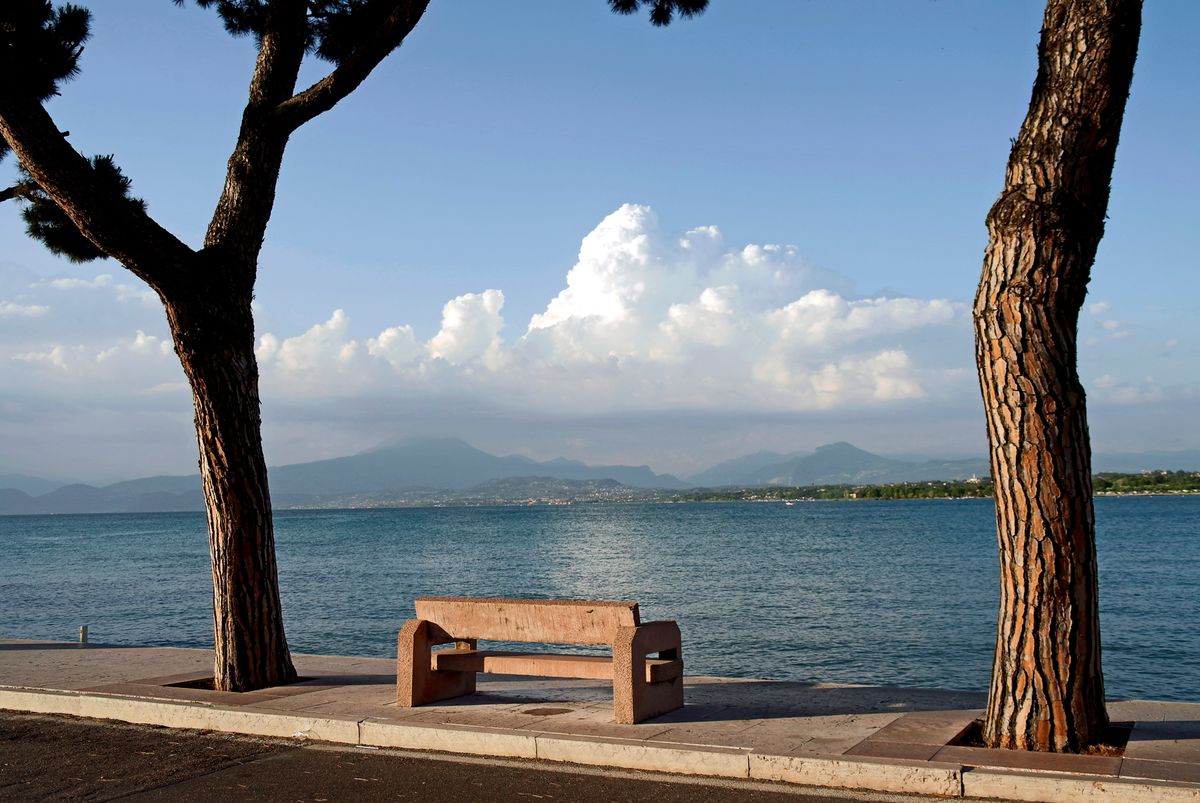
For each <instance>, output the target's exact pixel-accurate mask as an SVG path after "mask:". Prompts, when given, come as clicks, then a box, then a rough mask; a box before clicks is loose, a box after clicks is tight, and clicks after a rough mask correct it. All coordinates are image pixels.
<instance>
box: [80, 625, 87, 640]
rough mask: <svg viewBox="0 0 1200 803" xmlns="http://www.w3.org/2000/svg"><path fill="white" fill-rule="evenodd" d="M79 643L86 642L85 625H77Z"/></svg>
mask: <svg viewBox="0 0 1200 803" xmlns="http://www.w3.org/2000/svg"><path fill="white" fill-rule="evenodd" d="M79 643H80V644H87V625H80V626H79Z"/></svg>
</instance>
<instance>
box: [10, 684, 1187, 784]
mask: <svg viewBox="0 0 1200 803" xmlns="http://www.w3.org/2000/svg"><path fill="white" fill-rule="evenodd" d="M0 708H4V709H9V710H13V711H24V712H29V713H37V714H66V715H70V716H79V717H91V718H95V719H110V720H117V721H121V722H132V723H137V724H143V725H159V726H164V727H168V728H192V729H197V730H209V731H221V732H226V733H240V734H245V735H251V736H272V737H281V738H302V739H312V740H315V741H322V742H333V743H337V744H346V745H359V746H363V747H390V748H401V749H405V750H428V751H437V752H443V753H458V754H464V755H475V756H494V757H503V758H526V759H539V760H543V761H555V762H569V763H574V764H586V765H591V766H601V767H611V768H614V769H626V770H646V771H651V772H670V773H680V774H687V775H697V776H707V777H714V778H749V779H752V780H765V781H782V782H786V783H794V784H802V785H805V786H817V787H827V788H841V789H864V790H869V791H875V792H898V793H908V794H922V795H936V796H938V797H948V798H980V797H986V798H1008V799H1011V800H1030V801H1049V802H1050V803H1056V802H1057V801H1064V803H1065V802H1066V801H1071V802H1072V803H1074V801H1122V803H1126V802H1128V803H1141V802H1142V801H1147V802H1149V801H1200V784H1186V783H1172V782H1168V781H1149V780H1134V779H1123V778H1107V777H1100V776H1094V775H1061V774H1053V773H1044V772H1021V771H1015V770H996V769H977V768H970V767H963V766H960V765H958V764H946V763H936V762H928V761H911V760H905V759H881V758H870V757H847V756H786V755H770V754H764V753H756V752H753V751H751V750H747V749H739V748H722V747H713V746H704V745H690V744H687V745H684V744H677V743H669V742H668V743H656V742H650V741H639V740H633V739H616V738H608V737H586V736H572V735H565V734H550V733H543V732H536V731H519V730H509V729H503V728H484V727H472V726H467V725H426V724H409V723H399V722H392V721H389V720H385V719H379V718H366V719H356V718H353V717H339V716H328V717H313V716H305V715H301V714H294V713H286V712H279V711H263V710H254V711H248V710H245V709H239V708H232V707H227V706H220V705H212V704H206V703H195V702H177V701H170V700H162V699H153V698H144V697H128V696H116V695H106V694H97V693H89V692H79V691H51V690H45V689H28V688H14V687H0Z"/></svg>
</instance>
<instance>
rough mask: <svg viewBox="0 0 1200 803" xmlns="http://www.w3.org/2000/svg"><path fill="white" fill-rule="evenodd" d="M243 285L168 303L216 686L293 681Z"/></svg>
mask: <svg viewBox="0 0 1200 803" xmlns="http://www.w3.org/2000/svg"><path fill="white" fill-rule="evenodd" d="M243 283H244V282H236V283H233V284H232V286H226V287H225V288H223V289H222V288H217V287H214V286H209V287H207V288H205V290H204V292H202V293H196V294H194V295H193V294H187V297H186V298H185V299H184V300H181V301H171V300H168V301H167V303H166V308H167V318H168V321H169V322H170V325H171V332H172V335H173V337H174V339H175V347H176V350H177V351H178V352H179V359H180V362H181V363H182V364H183V369H184V373H185V374H186V375H187V378H188V381H189V383H190V384H191V387H192V398H193V401H194V403H195V410H196V438H197V441H198V444H199V448H200V475H201V479H202V481H203V487H204V504H205V510H206V512H207V515H208V532H209V552H210V555H211V558H212V580H213V629H214V644H215V653H216V657H215V666H214V669H213V683H214V687H215V688H217V689H220V690H223V691H250V690H252V689H260V688H264V687H267V686H277V685H280V684H284V683H290V682H291V681H293V680H295V679H296V670H295V669H294V668H293V666H292V660H291V655H290V654H289V652H288V646H287V639H286V637H285V636H284V630H283V610H282V606H281V604H280V599H279V583H278V580H277V572H276V565H275V531H274V525H273V522H272V517H271V495H270V491H269V490H268V486H267V466H266V460H265V459H264V457H263V451H262V437H261V418H260V411H259V407H260V404H259V395H258V363H257V361H256V360H255V357H254V322H253V318H252V315H251V311H250V299H251V294H250V290H249V288H242V287H240V286H239V285H241V284H243Z"/></svg>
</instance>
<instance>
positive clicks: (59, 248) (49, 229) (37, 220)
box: [19, 156, 146, 262]
mask: <svg viewBox="0 0 1200 803" xmlns="http://www.w3.org/2000/svg"><path fill="white" fill-rule="evenodd" d="M90 161H91V164H92V170H93V171H95V182H96V185H97V187H98V189H99V191H100V192H101V193H103V194H104V195H106V196H108V197H111V198H119V199H121V201H120V202H121V203H127V204H130V205H132V206H133V207H134V208H136V209H137V210H138V211H145V209H146V202H145V201H143V200H142V199H141V198H134V197H132V196H131V195H130V194H129V187H130V181H129V179H128V178H127V177H126V176H125V174H124V173H122V172H121V168H119V167H117V165H116V163H115V162H113V158H112V157H111V156H93V157H92V158H91V160H90ZM21 172H22V175H23V176H24V178H25V180H24V181H22V182H21V186H23V187H24V188H25V191H24V192H23V193H22V194H21V195H20V196H19V197H20V200H22V201H24V202H25V203H24V208H23V209H22V210H21V217H22V218H24V220H25V231H26V233H28V234H29V236H30V237H33V238H34V239H35V240H40V241H41V243H42V244H43V245H44V246H46V249H47V250H49V251H50V253H52V254H56V255H58V256H61V257H65V258H67V259H69V260H71V261H72V262H91V261H92V260H93V259H102V258H103V257H104V256H105V254H104V252H102V251H101V250H100V249H98V248H96V246H95V245H93V244H92V241H91V240H89V239H87V238H86V237H84V236H83V234H82V233H80V231H79V229H78V228H77V227H76V226H75V224H74V223H73V222H71V219H70V218H69V217H67V215H66V213H65V212H63V210H62V209H61V208H59V206H58V204H56V203H54V201H52V200H50V196H48V195H47V194H46V193H45V192H44V191H43V190H42V188H41V187H39V186H38V185H37V184H36V183H35V182H33V181H32V180H31V179H29V177H28V174H27V173H25V172H24V170H22V171H21Z"/></svg>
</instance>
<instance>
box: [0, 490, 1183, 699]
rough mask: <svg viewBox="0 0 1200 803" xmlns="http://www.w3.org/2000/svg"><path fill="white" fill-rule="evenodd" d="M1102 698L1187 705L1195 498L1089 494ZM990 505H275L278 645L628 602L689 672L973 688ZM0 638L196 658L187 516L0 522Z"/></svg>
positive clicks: (989, 564)
mask: <svg viewBox="0 0 1200 803" xmlns="http://www.w3.org/2000/svg"><path fill="white" fill-rule="evenodd" d="M1096 519H1097V541H1098V545H1099V553H1100V572H1101V573H1100V584H1101V605H1102V620H1101V621H1102V630H1103V641H1104V668H1105V681H1106V689H1107V692H1108V695H1109V696H1110V697H1114V698H1131V697H1132V698H1154V699H1165V700H1188V701H1195V700H1198V699H1200V498H1181V497H1132V498H1100V499H1097V500H1096ZM994 526H995V525H994V518H993V508H992V503H991V501H990V500H961V501H915V500H914V501H895V502H889V501H883V502H807V503H805V502H801V503H797V504H796V506H795V507H785V506H784V505H783V504H778V503H771V504H767V503H720V504H676V505H626V504H597V505H578V506H569V507H489V508H424V509H401V510H347V511H281V512H279V513H277V514H276V529H277V540H278V554H279V563H280V582H281V585H282V593H283V602H284V616H285V621H286V626H287V632H288V640H289V643H290V644H291V646H292V648H293V649H294V650H296V651H299V652H313V653H324V654H342V655H374V656H393V655H395V649H396V648H395V637H396V631H397V630H398V629H399V628H400V625H401V624H402V623H403V622H404V620H405V619H407V618H410V617H411V615H412V610H413V609H412V601H413V599H414V597H417V596H422V595H442V596H506V597H574V598H593V599H632V600H637V601H639V602H640V603H641V606H642V618H643V620H649V619H655V618H670V619H676V620H678V621H679V623H680V627H681V628H682V630H683V637H684V657H685V661H686V663H687V671H688V673H689V674H714V675H725V676H736V677H769V678H777V679H791V680H802V681H818V682H841V683H868V684H896V685H904V686H933V687H940V688H952V689H974V690H985V689H986V687H987V681H988V673H989V671H990V668H991V654H992V647H993V643H994V630H995V612H996V606H997V600H998V581H997V569H996V547H995V535H994ZM0 549H2V550H3V553H2V554H3V560H2V561H0V635H6V636H12V637H20V638H34V639H59V640H70V639H73V638H75V637H76V633H77V632H78V628H79V625H80V624H84V623H86V624H88V625H89V626H90V631H91V639H92V640H93V641H97V642H106V643H119V644H146V645H171V646H185V647H204V646H211V644H212V630H211V627H212V625H211V608H210V606H211V596H210V593H211V586H210V578H209V568H208V553H207V540H206V534H205V526H204V518H203V515H201V514H177V513H166V514H151V515H144V514H137V515H133V514H131V515H96V516H15V517H0Z"/></svg>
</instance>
